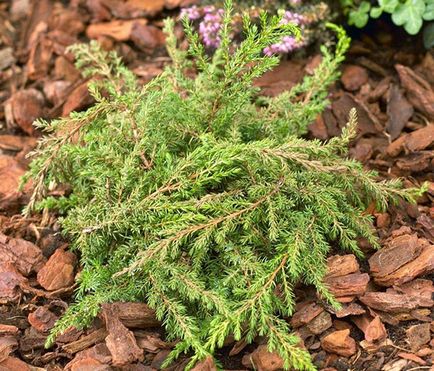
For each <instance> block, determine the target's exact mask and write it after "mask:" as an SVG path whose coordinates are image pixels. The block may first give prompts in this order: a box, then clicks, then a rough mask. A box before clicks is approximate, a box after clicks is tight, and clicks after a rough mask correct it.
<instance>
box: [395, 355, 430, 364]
mask: <svg viewBox="0 0 434 371" xmlns="http://www.w3.org/2000/svg"><path fill="white" fill-rule="evenodd" d="M397 355H398V357H400V358H403V359H407V360H409V361H412V362H415V363H417V364H419V365H422V366H423V365H426V362H425V361H424V360H423V359H422V358H420V357H418V356H417V355H416V354H412V353H405V352H399V353H398V354H397Z"/></svg>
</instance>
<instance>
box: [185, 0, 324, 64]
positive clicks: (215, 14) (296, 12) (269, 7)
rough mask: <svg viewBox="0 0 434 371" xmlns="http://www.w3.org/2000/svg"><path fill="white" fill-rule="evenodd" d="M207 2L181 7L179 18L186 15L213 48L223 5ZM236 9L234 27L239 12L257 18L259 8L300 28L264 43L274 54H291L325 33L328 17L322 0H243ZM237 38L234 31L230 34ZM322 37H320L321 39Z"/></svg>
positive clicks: (268, 52)
mask: <svg viewBox="0 0 434 371" xmlns="http://www.w3.org/2000/svg"><path fill="white" fill-rule="evenodd" d="M214 3H215V4H210V5H206V6H197V5H193V6H191V7H188V8H183V9H182V10H181V13H180V19H187V20H189V21H190V22H193V23H194V24H195V25H196V26H197V29H198V32H199V35H200V38H201V41H202V42H203V44H204V45H205V47H207V48H208V49H210V50H215V49H217V48H218V47H219V45H220V42H221V40H220V36H219V33H220V30H221V27H222V24H223V13H224V12H223V9H222V8H221V7H220V4H219V3H218V2H216V1H214ZM237 10H238V11H239V12H238V13H235V14H234V16H233V20H232V23H233V25H232V26H233V29H234V30H240V29H241V23H242V21H241V17H240V13H245V12H246V11H248V12H249V13H250V16H251V17H252V18H253V19H255V18H256V19H259V15H260V13H261V11H263V10H266V11H273V12H275V13H277V14H278V15H280V17H281V23H282V24H289V23H290V24H293V25H296V26H297V27H298V28H299V29H300V30H301V36H300V35H299V36H298V37H295V36H294V35H286V36H283V37H282V38H281V40H279V42H277V43H274V44H271V45H269V46H267V47H266V48H265V49H264V50H263V53H264V54H265V55H268V56H271V55H276V54H290V53H292V52H295V51H297V50H299V49H301V48H303V47H306V46H308V45H309V44H311V43H312V42H314V41H315V40H316V39H318V36H319V35H323V34H324V32H323V31H324V27H322V25H323V24H324V23H325V21H326V20H329V19H330V11H329V8H328V6H327V5H326V4H325V3H323V2H316V1H306V0H305V1H302V0H289V1H284V2H282V1H280V2H279V1H269V0H263V1H260V2H254V1H244V2H240V4H239V5H238V9H237ZM233 36H234V39H236V36H237V35H233ZM321 41H322V40H321Z"/></svg>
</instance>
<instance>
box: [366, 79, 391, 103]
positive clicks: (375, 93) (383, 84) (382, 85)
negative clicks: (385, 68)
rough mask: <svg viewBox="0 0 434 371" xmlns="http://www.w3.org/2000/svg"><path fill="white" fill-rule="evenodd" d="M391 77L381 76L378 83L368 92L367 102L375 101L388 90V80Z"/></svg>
mask: <svg viewBox="0 0 434 371" xmlns="http://www.w3.org/2000/svg"><path fill="white" fill-rule="evenodd" d="M391 80H392V78H391V77H390V76H386V77H385V78H383V79H382V80H381V81H380V82H379V83H378V85H377V86H376V87H375V88H374V90H372V91H371V92H370V93H369V96H368V102H370V103H372V102H376V101H378V100H380V99H381V97H383V96H384V95H385V94H386V93H387V91H388V90H389V85H390V81H391Z"/></svg>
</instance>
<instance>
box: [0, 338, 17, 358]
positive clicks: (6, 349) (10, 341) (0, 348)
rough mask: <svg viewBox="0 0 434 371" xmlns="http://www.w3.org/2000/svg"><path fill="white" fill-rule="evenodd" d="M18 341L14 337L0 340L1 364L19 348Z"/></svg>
mask: <svg viewBox="0 0 434 371" xmlns="http://www.w3.org/2000/svg"><path fill="white" fill-rule="evenodd" d="M17 346H18V341H17V339H16V338H15V337H13V336H7V337H1V338H0V362H2V361H4V360H5V359H6V358H8V357H9V355H10V354H11V353H12V352H13V351H14V350H15V349H16V348H17Z"/></svg>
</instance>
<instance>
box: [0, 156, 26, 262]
mask: <svg viewBox="0 0 434 371" xmlns="http://www.w3.org/2000/svg"><path fill="white" fill-rule="evenodd" d="M25 172H26V170H25V169H24V168H23V167H22V166H21V165H20V164H19V163H18V161H17V160H15V159H14V158H13V157H11V156H4V155H0V179H1V182H0V210H2V209H7V208H9V207H10V206H11V205H12V204H14V203H16V202H17V200H18V199H19V198H20V196H21V192H20V191H19V190H18V187H19V184H20V179H21V177H22V176H23V175H24V174H25ZM0 246H1V240H0ZM0 249H1V247H0ZM0 261H2V260H1V257H0Z"/></svg>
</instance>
